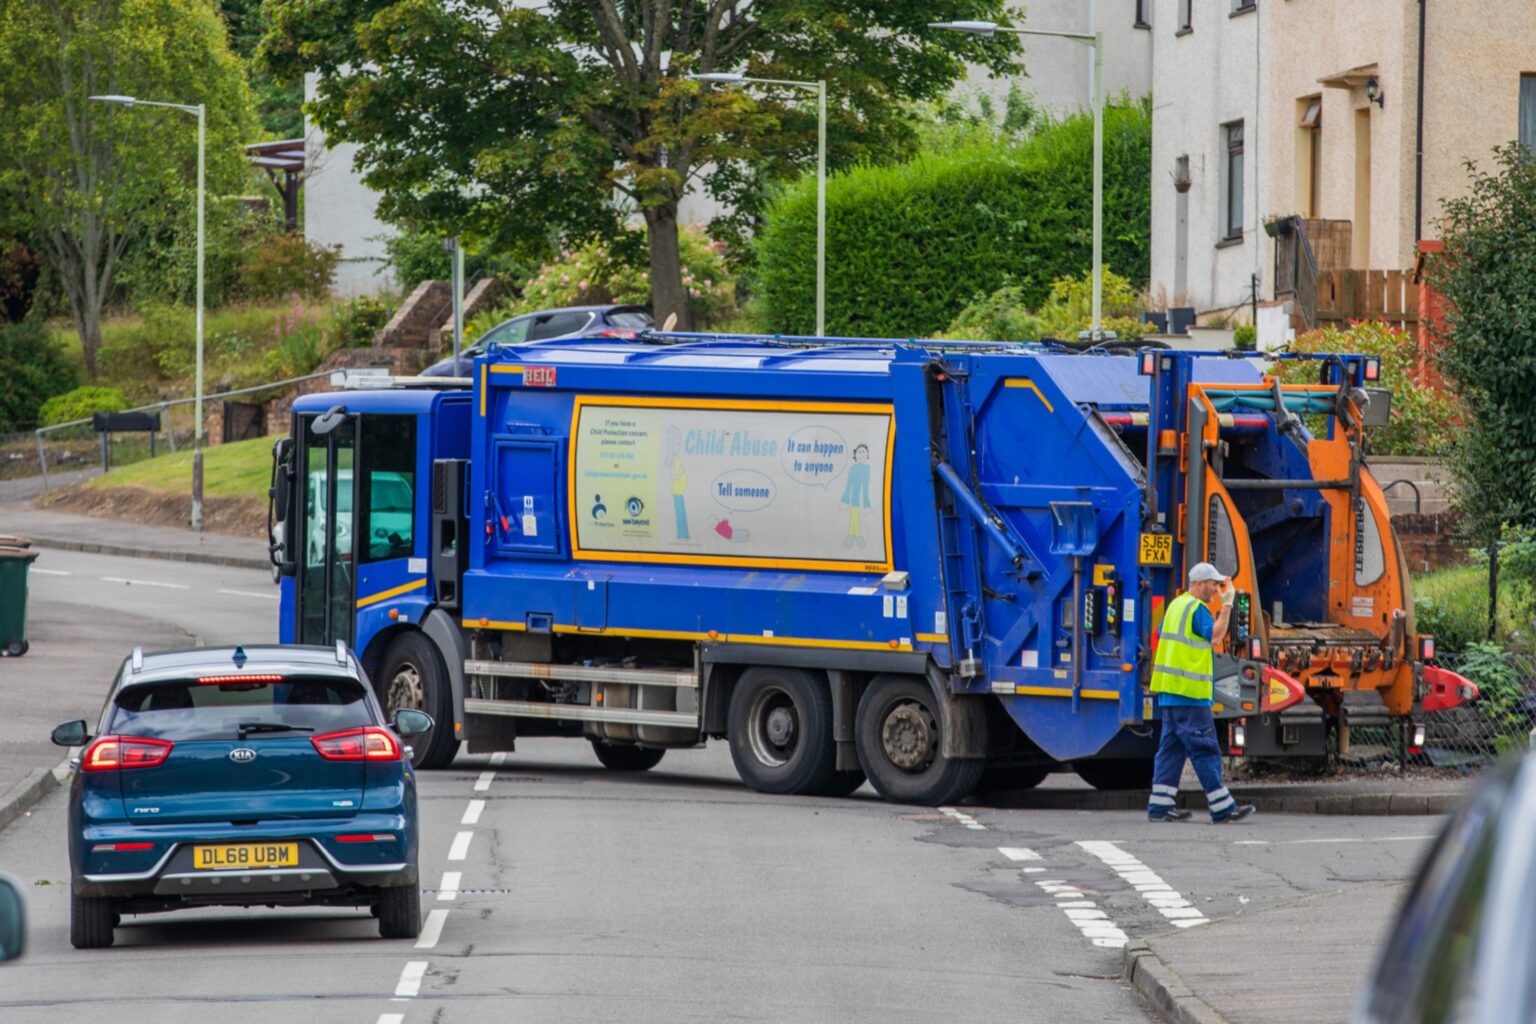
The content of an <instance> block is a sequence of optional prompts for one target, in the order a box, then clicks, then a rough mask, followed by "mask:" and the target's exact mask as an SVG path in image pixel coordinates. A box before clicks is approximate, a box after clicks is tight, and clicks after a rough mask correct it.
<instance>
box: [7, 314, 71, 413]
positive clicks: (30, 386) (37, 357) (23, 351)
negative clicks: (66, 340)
mask: <svg viewBox="0 0 1536 1024" xmlns="http://www.w3.org/2000/svg"><path fill="white" fill-rule="evenodd" d="M0 380H3V381H5V386H4V387H0V432H11V431H20V430H29V429H31V428H32V427H35V426H37V421H38V415H39V409H40V408H41V407H43V406H45V405H46V404H47V403H48V402H49V401H51V400H53V399H54V397H55V396H56V395H61V394H63V393H64V392H66V391H68V390H69V389H70V388H72V387H74V386H75V382H76V374H75V368H74V367H73V366H72V365H70V363H69V362H68V361H66V360H65V359H64V357H63V356H62V355H61V354H60V353H59V350H58V347H57V346H56V345H54V344H53V342H52V341H51V340H50V339H49V337H48V335H47V332H45V331H44V330H43V328H42V326H41V325H39V324H37V323H19V324H10V323H0Z"/></svg>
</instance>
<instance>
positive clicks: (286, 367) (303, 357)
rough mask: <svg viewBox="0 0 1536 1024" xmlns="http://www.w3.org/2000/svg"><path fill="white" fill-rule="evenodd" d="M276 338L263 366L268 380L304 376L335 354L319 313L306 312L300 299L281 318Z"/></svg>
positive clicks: (279, 315) (294, 301)
mask: <svg viewBox="0 0 1536 1024" xmlns="http://www.w3.org/2000/svg"><path fill="white" fill-rule="evenodd" d="M276 338H277V343H276V344H275V345H273V347H272V349H271V350H270V351H269V352H267V354H266V356H265V357H263V359H262V363H261V368H262V371H263V373H264V374H265V375H266V379H267V380H286V379H288V378H290V377H302V376H303V375H304V374H306V373H309V372H311V371H312V370H314V368H315V367H317V366H319V365H320V363H321V362H322V361H323V360H324V359H325V357H326V356H328V355H330V353H331V348H332V346H331V345H330V344H329V341H328V339H327V337H326V332H325V330H324V328H323V327H322V326H321V323H320V314H319V312H318V311H315V310H308V309H305V308H304V305H303V304H302V303H301V302H300V301H299V299H298V296H294V298H293V305H292V307H291V308H290V309H289V310H288V312H287V313H279V314H278V315H277V324H276Z"/></svg>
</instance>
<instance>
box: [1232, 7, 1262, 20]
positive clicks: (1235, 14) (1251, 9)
mask: <svg viewBox="0 0 1536 1024" xmlns="http://www.w3.org/2000/svg"><path fill="white" fill-rule="evenodd" d="M1258 9H1259V5H1258V4H1249V5H1248V6H1247V7H1239V8H1238V9H1237V10H1235V11H1233V12H1232V13H1231V14H1229V15H1227V17H1229V18H1241V17H1242V16H1243V15H1245V14H1252V13H1254V12H1255V11H1257V10H1258Z"/></svg>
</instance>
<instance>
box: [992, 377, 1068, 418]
mask: <svg viewBox="0 0 1536 1024" xmlns="http://www.w3.org/2000/svg"><path fill="white" fill-rule="evenodd" d="M1003 387H1005V388H1027V389H1028V390H1030V391H1033V392H1034V393H1035V397H1036V398H1038V399H1040V401H1042V402H1044V403H1045V411H1046V412H1055V411H1056V407H1055V406H1054V405H1052V404H1051V400H1050V399H1049V398H1046V397H1045V393H1044V392H1042V391H1041V390H1040V386H1039V385H1038V384H1036V383H1035V382H1034V381H1032V380H1030V379H1029V378H1028V377H1009V378H1008V379H1007V380H1005V381H1003Z"/></svg>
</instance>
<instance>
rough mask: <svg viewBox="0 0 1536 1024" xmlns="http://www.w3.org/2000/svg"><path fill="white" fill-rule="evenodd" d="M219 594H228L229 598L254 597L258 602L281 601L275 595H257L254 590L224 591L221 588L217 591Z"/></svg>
mask: <svg viewBox="0 0 1536 1024" xmlns="http://www.w3.org/2000/svg"><path fill="white" fill-rule="evenodd" d="M219 593H221V594H228V595H230V596H231V597H254V598H256V600H258V601H277V600H281V598H280V597H279V596H278V595H277V594H259V593H257V592H256V591H254V590H224V589H222V588H221V589H220V590H219Z"/></svg>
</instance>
